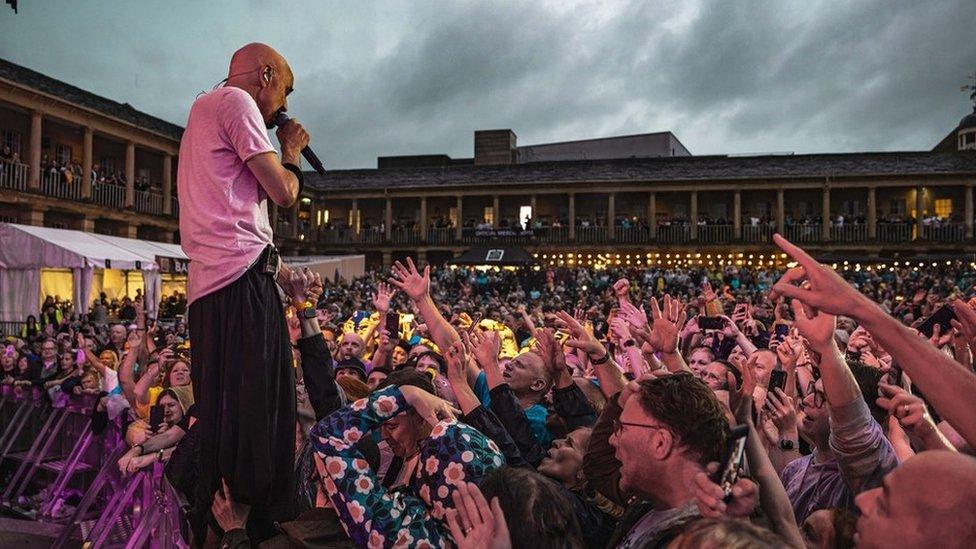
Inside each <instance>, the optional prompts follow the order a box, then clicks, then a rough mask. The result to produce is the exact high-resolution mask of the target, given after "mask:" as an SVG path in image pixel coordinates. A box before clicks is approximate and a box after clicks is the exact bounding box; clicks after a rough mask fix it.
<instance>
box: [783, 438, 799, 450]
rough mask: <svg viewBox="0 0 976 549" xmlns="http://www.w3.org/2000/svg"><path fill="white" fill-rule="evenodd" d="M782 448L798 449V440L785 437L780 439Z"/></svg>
mask: <svg viewBox="0 0 976 549" xmlns="http://www.w3.org/2000/svg"><path fill="white" fill-rule="evenodd" d="M779 448H780V450H796V441H793V440H790V439H787V438H784V439H783V440H781V441H779Z"/></svg>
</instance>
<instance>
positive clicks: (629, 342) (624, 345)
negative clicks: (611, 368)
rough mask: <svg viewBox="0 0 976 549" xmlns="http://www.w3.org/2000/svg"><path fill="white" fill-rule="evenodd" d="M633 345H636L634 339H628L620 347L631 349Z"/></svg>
mask: <svg viewBox="0 0 976 549" xmlns="http://www.w3.org/2000/svg"><path fill="white" fill-rule="evenodd" d="M634 345H637V341H636V340H634V339H628V340H627V341H624V342H623V344H621V346H622V347H633V346H634Z"/></svg>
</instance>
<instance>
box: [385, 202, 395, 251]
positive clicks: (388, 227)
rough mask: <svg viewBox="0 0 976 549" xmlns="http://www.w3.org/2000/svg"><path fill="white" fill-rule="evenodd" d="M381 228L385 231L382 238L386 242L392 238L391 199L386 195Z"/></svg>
mask: <svg viewBox="0 0 976 549" xmlns="http://www.w3.org/2000/svg"><path fill="white" fill-rule="evenodd" d="M383 228H384V229H385V232H386V234H385V235H383V238H384V240H386V241H387V242H389V241H391V240H393V199H392V198H390V197H386V214H385V217H384V218H383ZM384 265H385V263H384Z"/></svg>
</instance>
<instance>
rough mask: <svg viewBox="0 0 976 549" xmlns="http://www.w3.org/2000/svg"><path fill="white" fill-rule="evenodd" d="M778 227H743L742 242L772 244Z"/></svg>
mask: <svg viewBox="0 0 976 549" xmlns="http://www.w3.org/2000/svg"><path fill="white" fill-rule="evenodd" d="M774 232H776V227H774V226H772V225H755V226H753V225H743V226H742V240H743V241H744V242H772V241H773V233H774Z"/></svg>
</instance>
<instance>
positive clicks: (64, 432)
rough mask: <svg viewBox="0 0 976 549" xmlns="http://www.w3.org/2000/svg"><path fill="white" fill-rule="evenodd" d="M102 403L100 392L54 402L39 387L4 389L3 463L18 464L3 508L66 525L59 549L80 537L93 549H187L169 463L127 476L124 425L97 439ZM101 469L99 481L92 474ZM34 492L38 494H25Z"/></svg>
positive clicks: (0, 407)
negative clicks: (167, 474) (166, 470)
mask: <svg viewBox="0 0 976 549" xmlns="http://www.w3.org/2000/svg"><path fill="white" fill-rule="evenodd" d="M96 402H97V397H96V396H95V395H81V396H74V395H71V396H69V395H66V394H63V393H59V394H56V395H55V397H54V399H53V402H52V400H51V399H50V398H49V397H48V395H47V394H45V392H42V391H41V390H39V389H36V388H23V389H20V390H18V389H16V388H14V387H12V386H9V385H5V386H3V387H2V389H0V415H2V417H3V420H4V421H3V424H2V432H0V464H6V465H15V466H16V470H15V471H14V472H13V474H12V475H11V476H10V477H9V480H8V481H7V482H3V485H2V486H0V488H2V489H3V495H2V500H0V505H2V506H3V508H4V509H5V510H6V511H7V512H8V513H12V514H15V515H18V516H21V517H23V518H27V519H34V520H38V521H43V522H49V523H61V524H64V528H63V530H62V531H61V535H60V537H59V538H58V540H57V541H56V542H55V543H54V545H53V546H54V547H56V548H60V547H65V546H68V545H74V542H73V538H75V537H77V535H78V534H79V533H80V536H81V538H82V541H83V543H84V544H86V546H90V547H105V546H106V545H112V546H124V547H127V548H133V549H134V548H136V547H173V546H176V547H187V544H186V543H185V542H184V541H183V539H182V534H181V527H180V526H181V524H182V518H181V509H182V506H181V505H180V499H179V497H178V495H177V494H176V493H175V491H174V490H173V488H172V487H171V486H170V485H169V484H168V483H167V482H166V480H165V479H164V475H163V465H162V464H161V463H156V464H154V466H153V468H152V470H146V471H141V472H139V473H137V474H135V475H133V476H132V477H130V478H123V477H122V475H121V473H120V472H119V468H118V460H119V458H120V457H121V456H122V454H123V453H124V452H125V451H126V450H127V449H128V448H127V447H126V445H125V443H124V441H123V437H122V432H121V423H120V421H115V422H111V421H110V422H109V423H108V425H107V427H106V428H105V430H104V431H103V432H102V433H101V434H99V435H96V434H95V433H94V432H93V431H92V428H91V427H92V416H91V414H92V411H93V410H94V408H95V404H96ZM41 423H43V425H41V426H40V427H38V425H40V424H41ZM28 444H29V447H27V448H26V450H25V446H27V445H28ZM96 470H97V471H98V474H97V475H96V476H94V478H91V477H90V475H87V473H91V472H94V471H96ZM51 475H53V480H49V479H50V477H51ZM31 487H35V488H38V489H39V490H38V492H37V493H36V494H35V495H33V496H25V495H24V494H26V493H28V490H29V488H31ZM40 488H43V489H40ZM79 488H80V490H78V489H79ZM81 493H83V494H84V495H83V496H81V500H80V502H79V503H78V505H77V507H75V509H74V511H73V512H71V513H70V514H68V513H65V512H63V511H66V508H65V500H66V499H67V498H68V497H71V496H72V495H74V494H81ZM74 497H77V496H74Z"/></svg>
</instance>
